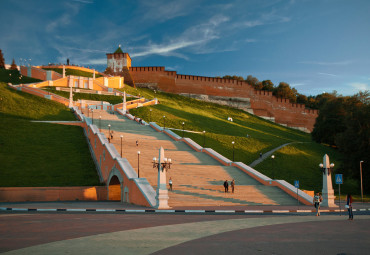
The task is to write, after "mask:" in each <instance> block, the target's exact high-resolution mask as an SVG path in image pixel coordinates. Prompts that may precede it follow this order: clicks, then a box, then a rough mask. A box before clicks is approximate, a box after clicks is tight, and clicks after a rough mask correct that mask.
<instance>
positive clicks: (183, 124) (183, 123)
mask: <svg viewBox="0 0 370 255" xmlns="http://www.w3.org/2000/svg"><path fill="white" fill-rule="evenodd" d="M184 126H185V122H182V138H184Z"/></svg>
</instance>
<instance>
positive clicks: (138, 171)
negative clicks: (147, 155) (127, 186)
mask: <svg viewBox="0 0 370 255" xmlns="http://www.w3.org/2000/svg"><path fill="white" fill-rule="evenodd" d="M137 177H138V178H140V151H138V152H137Z"/></svg>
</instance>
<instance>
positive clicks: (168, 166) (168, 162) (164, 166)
mask: <svg viewBox="0 0 370 255" xmlns="http://www.w3.org/2000/svg"><path fill="white" fill-rule="evenodd" d="M171 165H172V160H171V159H170V158H164V159H163V162H158V160H157V158H156V157H154V158H153V168H158V171H159V170H160V169H162V171H163V170H166V172H167V171H168V169H171Z"/></svg>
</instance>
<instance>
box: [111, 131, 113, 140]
mask: <svg viewBox="0 0 370 255" xmlns="http://www.w3.org/2000/svg"><path fill="white" fill-rule="evenodd" d="M110 139H111V140H113V130H112V131H111V133H110Z"/></svg>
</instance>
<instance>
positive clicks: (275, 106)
mask: <svg viewBox="0 0 370 255" xmlns="http://www.w3.org/2000/svg"><path fill="white" fill-rule="evenodd" d="M130 73H131V76H132V77H133V79H134V81H135V84H140V83H153V84H155V83H156V84H157V88H158V89H160V90H162V91H165V92H170V93H191V94H203V95H212V96H223V97H245V98H250V100H251V108H252V109H253V112H254V114H256V115H257V116H263V117H274V118H275V122H277V123H280V124H286V125H288V126H292V127H305V128H307V129H308V130H309V131H312V130H313V125H314V124H315V120H316V117H317V115H318V112H317V110H308V109H305V107H304V105H301V104H291V103H290V102H289V100H287V99H280V98H277V97H275V96H273V95H272V92H267V91H256V90H254V88H253V87H252V86H251V85H249V84H248V83H246V82H241V81H236V80H229V79H222V78H213V77H202V76H193V75H179V74H177V73H176V72H174V71H166V70H165V68H164V67H131V68H130Z"/></svg>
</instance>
